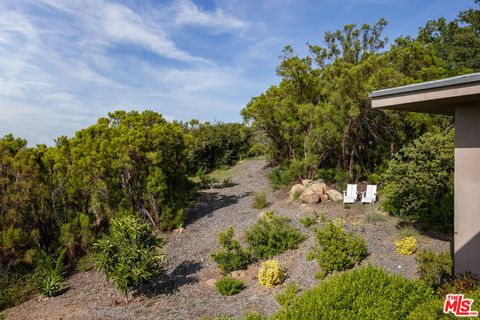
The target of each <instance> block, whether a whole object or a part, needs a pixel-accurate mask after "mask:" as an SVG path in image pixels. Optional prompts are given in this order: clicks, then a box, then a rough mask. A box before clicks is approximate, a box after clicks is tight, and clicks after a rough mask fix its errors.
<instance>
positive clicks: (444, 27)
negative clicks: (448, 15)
mask: <svg viewBox="0 0 480 320" xmlns="http://www.w3.org/2000/svg"><path fill="white" fill-rule="evenodd" d="M475 3H476V4H477V5H478V4H480V1H479V0H475ZM479 21H480V10H478V8H477V9H468V10H465V11H461V12H460V14H459V15H458V17H457V18H456V19H454V20H452V21H450V22H447V20H446V19H445V18H440V19H437V20H432V21H428V22H427V24H426V25H425V27H423V28H421V29H420V32H419V39H420V40H421V41H423V42H425V43H429V44H432V45H433V47H435V49H436V51H437V52H438V53H439V55H440V57H441V58H442V59H443V60H445V61H446V62H447V63H448V65H449V66H451V68H452V69H453V71H454V72H455V73H469V72H478V71H479V70H480V37H479V34H480V23H479Z"/></svg>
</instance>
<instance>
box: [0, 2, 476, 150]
mask: <svg viewBox="0 0 480 320" xmlns="http://www.w3.org/2000/svg"><path fill="white" fill-rule="evenodd" d="M470 6H473V1H467V0H465V1H464V0H422V1H418V0H403V1H402V0H346V1H340V0H338V1H336V0H318V1H302V0H283V1H282V0H232V1H220V0H219V1H215V0H213V1H194V0H178V1H153V0H136V1H134V0H125V1H106V0H88V1H87V0H85V1H81V0H76V1H75V0H72V1H70V0H31V1H24V0H0V136H3V135H4V134H7V133H9V132H11V133H13V134H14V135H15V136H20V137H23V138H26V139H28V140H29V142H30V145H34V144H36V143H47V144H49V145H51V144H52V143H53V139H54V138H55V137H57V136H59V135H69V136H70V135H72V134H73V133H74V132H75V131H76V130H78V129H80V128H83V127H86V126H88V125H90V124H92V123H94V122H95V121H96V119H97V118H98V117H100V116H104V115H106V114H107V112H109V111H113V110H118V109H124V110H144V109H151V110H155V111H157V112H159V113H162V114H163V115H164V116H165V117H166V118H167V119H168V120H174V119H177V120H189V119H191V118H196V119H200V120H203V121H205V120H210V121H213V120H219V121H240V120H241V117H240V110H241V109H242V108H243V107H244V106H245V104H246V103H247V102H248V101H249V100H250V98H251V97H252V96H255V95H258V94H259V93H261V92H262V91H264V90H265V89H266V88H268V87H269V86H270V85H272V84H275V83H277V82H278V79H277V77H276V76H275V67H276V65H277V63H278V61H279V60H278V56H279V55H280V53H281V50H282V48H283V47H284V46H285V45H286V44H291V45H293V46H294V47H295V49H296V50H297V51H298V52H300V53H302V54H303V53H305V52H306V51H305V43H306V42H310V43H315V44H321V39H322V35H323V33H324V32H325V31H329V30H335V29H337V28H340V27H342V26H343V25H344V24H347V23H357V24H361V23H364V22H366V23H374V22H375V21H376V20H378V18H380V17H385V18H387V20H388V21H389V26H388V27H387V29H386V32H385V34H386V36H388V37H389V38H391V39H393V38H395V37H397V36H399V35H407V34H412V35H414V34H416V32H417V30H418V27H419V26H421V25H423V24H424V23H425V22H426V21H427V20H429V19H435V18H438V17H440V16H444V17H446V18H448V19H452V18H454V17H455V16H456V14H457V12H458V11H460V10H463V9H466V8H468V7H470Z"/></svg>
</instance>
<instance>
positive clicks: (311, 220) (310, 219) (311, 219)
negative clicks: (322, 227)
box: [300, 216, 317, 228]
mask: <svg viewBox="0 0 480 320" xmlns="http://www.w3.org/2000/svg"><path fill="white" fill-rule="evenodd" d="M300 223H301V224H303V226H304V227H305V228H309V227H311V226H313V225H315V224H316V223H317V217H316V216H303V217H301V218H300Z"/></svg>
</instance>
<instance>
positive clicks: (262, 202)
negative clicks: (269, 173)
mask: <svg viewBox="0 0 480 320" xmlns="http://www.w3.org/2000/svg"><path fill="white" fill-rule="evenodd" d="M266 207H268V200H267V195H266V194H265V192H260V193H255V194H254V196H253V202H252V208H254V209H263V208H266Z"/></svg>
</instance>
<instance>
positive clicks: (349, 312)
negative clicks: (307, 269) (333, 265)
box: [271, 266, 434, 320]
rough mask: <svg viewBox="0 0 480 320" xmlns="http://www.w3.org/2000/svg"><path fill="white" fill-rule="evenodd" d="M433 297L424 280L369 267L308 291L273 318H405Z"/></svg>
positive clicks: (343, 319) (279, 319)
mask: <svg viewBox="0 0 480 320" xmlns="http://www.w3.org/2000/svg"><path fill="white" fill-rule="evenodd" d="M433 297H434V296H433V291H432V289H431V288H429V287H428V286H427V285H425V284H424V283H422V282H420V281H415V280H408V279H405V278H403V277H401V276H397V275H389V274H388V273H387V272H385V271H384V270H382V269H380V268H376V267H373V266H366V267H362V268H359V269H355V270H352V271H347V272H345V273H342V274H338V275H334V276H332V277H330V278H328V279H327V280H325V281H322V282H320V284H318V285H317V286H316V287H314V288H313V289H309V290H305V291H304V292H302V294H301V295H300V296H298V297H295V298H294V299H293V300H292V301H291V302H290V303H289V304H288V305H287V306H286V307H284V308H283V309H282V310H280V311H279V312H278V313H276V314H275V315H273V316H272V317H271V319H277V320H282V319H292V320H293V319H296V320H302V319H339V320H350V319H385V320H387V319H388V320H390V319H405V318H406V317H407V316H408V315H409V313H410V312H412V310H413V309H415V308H416V307H417V306H418V305H420V304H421V303H424V302H425V301H431V300H433ZM417 319H420V318H417Z"/></svg>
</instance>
